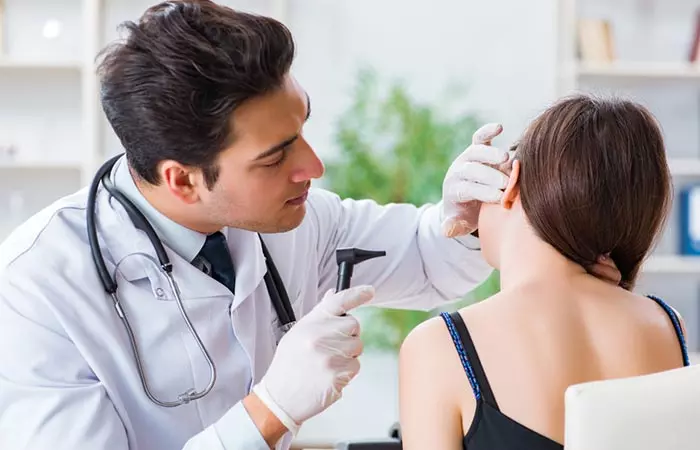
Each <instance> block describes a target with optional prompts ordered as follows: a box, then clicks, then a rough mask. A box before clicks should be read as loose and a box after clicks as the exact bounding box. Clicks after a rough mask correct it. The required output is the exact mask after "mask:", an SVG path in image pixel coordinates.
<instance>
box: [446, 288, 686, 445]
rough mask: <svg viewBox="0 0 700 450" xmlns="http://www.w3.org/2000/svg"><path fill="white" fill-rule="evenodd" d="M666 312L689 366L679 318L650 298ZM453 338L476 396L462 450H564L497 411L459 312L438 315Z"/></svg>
mask: <svg viewBox="0 0 700 450" xmlns="http://www.w3.org/2000/svg"><path fill="white" fill-rule="evenodd" d="M649 298H651V299H652V300H654V301H656V303H658V304H659V305H660V306H661V307H662V308H663V309H664V311H666V313H667V314H668V316H669V317H670V319H671V322H673V327H674V328H675V330H676V335H677V336H678V340H679V341H680V345H681V352H682V354H683V365H684V366H688V365H690V360H689V358H688V350H687V347H686V343H685V338H684V336H683V330H682V328H681V325H680V322H679V321H678V317H677V316H676V314H675V312H674V311H673V309H671V308H670V307H669V306H668V305H667V304H666V303H664V302H663V301H662V300H661V299H659V298H657V297H654V296H649ZM440 315H441V316H442V318H443V320H444V321H445V324H446V325H447V328H448V330H449V332H450V335H451V336H452V340H453V341H454V344H455V347H456V348H457V354H458V355H459V359H460V360H461V362H462V367H463V368H464V371H465V372H466V373H467V378H468V379H469V384H471V387H472V391H474V396H475V397H476V411H475V412H474V419H473V420H472V423H471V426H470V427H469V430H468V431H467V434H466V435H465V436H464V440H463V445H462V446H463V448H464V449H465V450H491V449H498V450H525V449H527V450H563V449H564V446H563V445H562V444H560V443H558V442H556V441H554V440H552V439H550V438H548V437H546V436H544V435H542V434H540V433H537V432H536V431H534V430H531V429H529V428H527V427H525V426H524V425H521V424H520V423H518V422H516V421H515V420H513V419H511V418H510V417H508V416H506V415H505V414H503V413H502V412H501V411H500V409H499V408H498V403H496V398H495V397H494V395H493V391H492V390H491V386H490V385H489V382H488V379H487V378H486V374H485V373H484V369H483V367H482V366H481V362H480V361H479V356H478V355H477V353H476V348H475V347H474V343H473V342H472V339H471V336H470V335H469V331H468V330H467V326H466V325H465V323H464V321H463V320H462V316H461V315H460V314H459V313H458V312H453V313H451V314H448V313H441V314H440Z"/></svg>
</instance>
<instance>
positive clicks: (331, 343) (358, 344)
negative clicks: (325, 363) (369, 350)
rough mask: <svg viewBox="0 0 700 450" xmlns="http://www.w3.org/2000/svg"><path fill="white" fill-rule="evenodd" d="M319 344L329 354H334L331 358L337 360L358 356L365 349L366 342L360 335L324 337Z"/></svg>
mask: <svg viewBox="0 0 700 450" xmlns="http://www.w3.org/2000/svg"><path fill="white" fill-rule="evenodd" d="M317 344H318V346H319V347H320V348H322V349H323V350H324V351H325V352H326V353H327V354H329V355H332V356H331V358H330V359H331V360H332V361H336V362H338V361H341V360H343V359H346V360H348V359H352V358H357V357H358V356H360V355H361V354H362V352H364V350H365V346H364V343H363V342H362V340H361V339H360V338H359V337H342V338H340V339H333V338H329V339H323V340H321V341H319V342H318V343H317ZM338 358H340V359H338Z"/></svg>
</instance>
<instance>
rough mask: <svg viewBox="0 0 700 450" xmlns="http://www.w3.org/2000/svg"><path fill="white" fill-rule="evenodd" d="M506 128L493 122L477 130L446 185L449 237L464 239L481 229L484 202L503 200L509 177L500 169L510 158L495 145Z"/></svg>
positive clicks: (444, 200)
mask: <svg viewBox="0 0 700 450" xmlns="http://www.w3.org/2000/svg"><path fill="white" fill-rule="evenodd" d="M501 131H503V127H502V126H501V124H498V123H490V124H487V125H484V126H483V127H481V128H479V129H478V130H476V132H475V133H474V135H473V136H472V144H471V145H470V146H469V147H467V149H466V150H464V152H462V154H461V155H459V156H458V157H457V158H456V159H455V160H454V162H453V163H452V165H451V166H450V168H449V169H448V171H447V174H446V175H445V181H444V183H443V185H442V232H443V234H444V235H445V236H447V237H455V236H464V235H467V234H469V233H472V232H474V230H476V229H477V226H478V221H479V208H480V206H481V203H482V202H485V203H495V202H498V201H500V200H501V196H502V195H503V189H505V188H506V186H507V185H508V176H507V175H506V174H504V173H503V172H501V171H500V170H498V169H497V168H496V167H498V166H499V165H501V164H503V163H505V162H507V161H508V159H509V153H508V151H507V150H500V149H498V148H496V147H492V146H491V140H492V139H493V138H494V137H496V136H498V135H499V134H501Z"/></svg>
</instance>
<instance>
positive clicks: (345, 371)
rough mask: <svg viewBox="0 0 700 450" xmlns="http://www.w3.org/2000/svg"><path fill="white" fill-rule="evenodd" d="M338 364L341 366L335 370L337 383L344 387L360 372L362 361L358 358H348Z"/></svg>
mask: <svg viewBox="0 0 700 450" xmlns="http://www.w3.org/2000/svg"><path fill="white" fill-rule="evenodd" d="M338 364H339V368H338V369H337V370H336V372H335V374H336V375H335V379H336V385H337V386H338V387H339V388H341V389H343V388H345V386H347V385H348V384H350V382H351V381H352V379H353V378H355V376H356V375H357V374H358V373H359V372H360V361H359V360H358V359H357V358H354V359H346V360H342V361H339V362H338Z"/></svg>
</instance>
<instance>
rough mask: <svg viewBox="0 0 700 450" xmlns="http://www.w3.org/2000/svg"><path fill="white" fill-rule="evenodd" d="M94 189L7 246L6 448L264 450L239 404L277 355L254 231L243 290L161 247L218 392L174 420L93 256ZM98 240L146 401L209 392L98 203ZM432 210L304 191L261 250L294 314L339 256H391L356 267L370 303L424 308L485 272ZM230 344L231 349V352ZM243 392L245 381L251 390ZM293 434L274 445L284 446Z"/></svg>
mask: <svg viewBox="0 0 700 450" xmlns="http://www.w3.org/2000/svg"><path fill="white" fill-rule="evenodd" d="M86 201H87V191H86V190H82V191H80V192H78V193H76V194H74V195H72V196H69V197H67V198H64V199H62V200H60V201H58V202H57V203H56V204H54V205H51V206H50V207H48V208H47V209H45V210H44V211H42V212H40V213H39V214H37V215H36V216H34V217H33V218H32V219H30V220H29V221H28V222H27V223H25V224H23V225H22V226H21V227H20V228H19V229H17V230H16V231H15V233H14V234H13V235H11V236H10V238H8V239H7V240H6V241H5V242H4V243H3V245H2V246H0V448H2V449H7V450H29V449H31V450H48V449H51V450H62V449H66V450H68V449H70V450H83V449H84V450H101V449H118V450H126V449H130V450H150V449H158V450H161V449H183V448H185V449H189V450H199V449H202V450H204V449H207V450H239V449H243V448H246V449H248V448H252V449H255V448H265V447H264V443H263V442H262V441H261V439H260V436H259V433H258V432H257V429H256V428H255V426H254V425H253V424H252V422H251V421H250V419H249V417H248V416H247V415H246V414H245V410H244V408H243V407H242V404H241V403H240V400H241V399H242V398H243V397H245V395H246V394H247V393H248V392H249V391H250V389H251V388H252V384H253V383H255V382H257V381H258V380H260V378H261V377H262V375H263V374H264V373H265V370H266V369H267V367H268V365H269V364H270V361H271V359H272V357H273V354H274V352H275V345H276V344H275V342H276V340H275V330H276V329H277V327H276V320H277V319H276V315H275V312H274V309H273V308H272V306H271V303H270V300H269V297H268V294H267V291H266V289H265V283H264V282H263V275H264V274H265V270H266V269H265V263H264V260H263V256H262V252H261V246H260V243H259V241H258V238H257V236H256V235H255V234H254V233H251V232H247V231H242V230H237V229H228V230H226V235H227V239H228V243H229V246H230V250H231V255H232V258H233V260H234V264H235V267H236V275H237V276H236V290H235V296H234V295H232V294H231V293H230V292H229V291H228V290H227V289H226V288H225V287H224V286H223V285H221V284H219V283H218V282H216V281H214V280H213V279H212V278H210V277H208V276H206V275H205V274H204V273H202V272H200V271H199V270H197V269H196V268H195V267H193V266H192V265H191V264H190V263H189V262H188V261H185V260H183V259H182V258H180V257H179V256H178V255H177V254H175V253H174V252H172V251H170V249H168V252H169V255H170V258H171V260H172V261H173V264H174V270H173V273H174V276H175V279H176V280H177V282H178V283H179V288H180V290H181V293H182V298H183V301H184V305H185V308H186V309H187V311H188V313H189V316H190V318H191V320H192V321H193V324H194V327H195V329H196V330H197V331H198V332H199V334H200V336H201V339H202V340H203V342H204V345H205V346H206V348H207V349H208V351H209V352H210V355H211V357H212V358H213V361H214V363H215V365H216V368H217V371H218V377H217V381H216V385H215V387H214V389H213V390H212V391H211V392H210V393H209V395H207V396H206V397H204V398H203V399H201V400H198V401H195V402H192V403H190V404H187V405H184V406H180V407H177V408H162V407H159V406H156V405H155V404H153V403H152V402H150V401H149V400H148V398H147V397H146V396H145V394H144V392H143V389H142V386H141V382H140V379H139V375H138V372H137V368H136V365H135V362H134V357H133V355H132V352H131V347H130V346H129V341H128V337H127V334H126V333H125V331H124V328H123V325H122V323H121V321H120V319H119V317H118V316H117V314H116V313H115V309H114V307H113V304H112V301H111V299H110V298H109V297H108V296H107V295H106V294H105V292H104V290H103V288H102V285H101V284H100V282H99V279H98V277H97V275H96V272H95V269H94V266H93V262H92V259H91V256H90V249H89V246H88V239H87V233H86V225H85V220H86ZM97 214H98V220H97V223H98V235H99V238H100V241H101V245H102V248H103V254H104V257H105V260H106V261H107V265H108V267H109V269H110V271H112V272H113V273H114V272H115V273H116V276H117V282H118V285H119V291H118V292H119V298H120V299H121V302H122V305H123V307H124V309H125V311H126V314H127V315H128V317H129V319H130V321H131V324H132V327H134V332H135V335H136V340H137V344H138V348H139V351H140V353H141V358H142V361H143V363H144V366H145V367H144V368H145V372H146V376H147V379H148V382H149V384H150V386H151V390H152V391H153V392H154V393H155V395H156V396H158V397H159V398H161V399H166V400H170V399H173V397H174V396H176V395H177V394H179V393H181V392H183V391H185V390H187V389H189V388H191V387H192V386H196V387H197V388H198V389H201V388H202V387H203V386H205V385H206V383H207V382H208V380H209V371H208V366H207V365H206V363H205V361H204V359H203V357H202V355H201V353H200V352H199V350H198V348H197V347H196V344H195V342H194V340H193V339H192V338H191V335H190V334H189V333H188V331H187V329H186V327H185V325H184V323H183V321H182V319H181V316H180V313H179V311H178V308H177V306H176V303H175V302H174V300H173V295H172V292H171V290H170V288H169V285H168V283H167V280H166V279H165V278H164V277H163V276H162V275H161V274H160V273H159V272H158V270H157V268H156V266H155V265H154V264H152V263H150V262H149V260H148V259H147V258H146V257H145V256H143V254H144V253H145V254H147V255H150V256H151V257H153V258H155V254H154V252H153V251H152V250H151V249H152V247H151V245H150V243H149V241H148V240H147V238H146V237H145V235H144V234H143V233H142V232H141V231H139V230H137V229H136V228H134V227H133V225H132V224H131V222H130V220H129V219H128V216H127V215H126V213H125V212H124V210H123V209H122V208H121V206H119V205H118V203H116V202H115V201H113V200H110V199H109V198H108V197H107V195H106V193H105V192H104V191H100V193H99V195H98V199H97ZM438 216H439V210H438V208H437V207H435V206H430V207H424V208H420V209H419V208H415V207H413V206H410V205H390V206H387V207H380V206H378V205H376V204H375V203H373V202H370V201H351V200H347V201H342V202H341V200H340V199H339V198H338V197H337V196H335V195H333V194H331V193H328V192H326V191H322V190H312V193H311V194H310V197H309V200H308V204H307V215H306V218H305V219H304V221H303V223H302V224H301V226H299V227H298V228H297V229H295V230H293V231H291V232H288V233H283V234H275V235H265V236H263V238H264V239H265V242H266V244H267V246H268V248H269V250H270V253H271V255H272V257H273V259H274V261H275V263H276V265H277V268H278V269H279V272H280V274H281V277H282V279H283V280H284V282H285V285H286V288H287V291H288V292H289V297H290V299H291V302H292V305H293V308H294V312H295V314H296V315H297V317H298V318H299V317H301V316H303V315H304V314H306V313H307V312H308V311H309V310H311V308H313V307H314V305H315V304H316V303H317V302H318V301H319V299H320V298H321V297H322V296H323V294H324V293H325V292H326V291H327V290H329V289H332V288H333V287H334V286H335V281H336V271H337V266H336V262H335V258H334V256H335V253H334V252H335V250H336V249H337V248H340V247H349V246H355V247H361V248H365V249H372V250H385V251H386V253H387V254H386V256H385V257H383V258H379V259H375V260H371V261H366V262H364V263H362V264H360V265H358V266H357V267H356V268H355V272H354V277H353V280H352V281H353V285H358V284H372V285H374V286H375V288H376V292H377V296H376V299H375V302H374V303H375V304H377V305H391V306H392V307H400V308H414V309H429V308H433V307H436V306H438V305H440V304H442V303H444V302H446V301H450V300H453V299H456V298H459V297H460V296H461V295H463V294H464V293H465V292H467V291H469V290H470V289H472V288H473V287H475V286H476V285H477V284H478V283H480V282H481V281H482V280H484V279H485V278H486V277H487V275H488V274H489V273H490V271H491V269H490V268H489V267H488V266H487V265H486V263H485V262H484V261H483V259H482V257H481V255H480V252H479V251H478V250H473V249H469V248H468V246H467V245H465V241H459V240H455V239H447V238H444V237H441V236H440V233H439V217H438ZM234 344H235V345H234ZM242 380H251V382H245V381H242ZM289 442H290V436H286V437H285V439H284V441H283V443H282V444H281V445H280V446H279V447H286V446H288V445H289Z"/></svg>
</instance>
